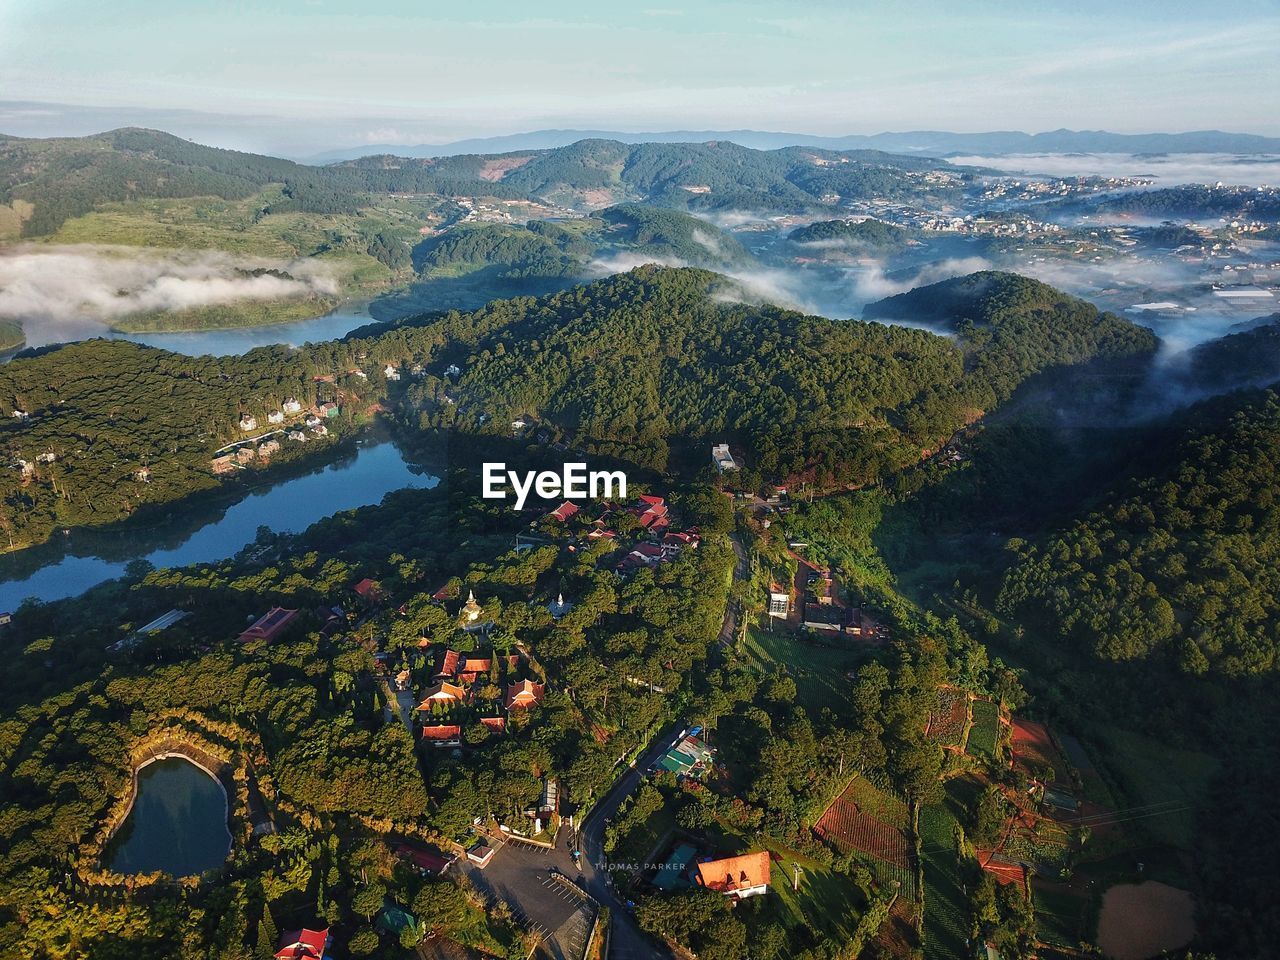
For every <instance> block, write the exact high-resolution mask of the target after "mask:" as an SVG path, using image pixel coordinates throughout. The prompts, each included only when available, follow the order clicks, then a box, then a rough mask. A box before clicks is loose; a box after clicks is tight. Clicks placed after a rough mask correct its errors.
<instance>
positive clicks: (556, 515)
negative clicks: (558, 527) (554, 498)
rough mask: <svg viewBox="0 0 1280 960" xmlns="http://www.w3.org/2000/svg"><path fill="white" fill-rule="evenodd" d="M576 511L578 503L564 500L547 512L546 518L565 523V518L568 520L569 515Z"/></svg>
mask: <svg viewBox="0 0 1280 960" xmlns="http://www.w3.org/2000/svg"><path fill="white" fill-rule="evenodd" d="M577 512H578V505H577V504H576V503H574V502H573V501H572V500H566V501H565V502H564V503H562V504H560V506H558V507H556V508H555V509H554V510H552V511H551V512H550V513H548V514H547V519H548V520H559V521H560V522H561V523H565V522H566V521H567V520H569V518H570V517H572V516H573V515H574V514H576V513H577Z"/></svg>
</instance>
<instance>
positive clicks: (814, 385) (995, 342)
mask: <svg viewBox="0 0 1280 960" xmlns="http://www.w3.org/2000/svg"><path fill="white" fill-rule="evenodd" d="M986 276H987V280H986V281H985V282H982V283H976V284H969V285H965V286H963V287H961V288H960V289H964V290H969V291H970V292H971V293H972V296H973V302H972V303H969V304H968V305H964V304H962V299H963V298H961V297H960V296H959V295H958V294H955V291H954V289H953V288H948V289H950V290H951V291H952V295H953V296H952V299H953V302H954V303H955V304H956V309H958V310H961V312H962V313H963V314H964V315H965V316H976V317H985V318H987V319H986V320H984V321H983V322H982V323H977V324H971V325H970V326H968V327H966V328H964V329H963V330H962V331H961V336H960V337H959V338H952V337H946V336H940V335H938V334H936V333H932V332H929V331H927V330H922V329H918V328H912V327H904V326H889V325H884V324H881V323H873V322H863V321H839V320H830V319H826V318H823V317H814V316H806V315H804V314H800V313H797V312H795V311H791V310H784V309H782V308H779V307H775V306H770V305H759V304H755V303H748V302H743V301H744V300H745V299H746V294H745V292H744V291H743V290H742V289H740V287H739V286H738V285H737V284H736V283H735V282H734V281H731V280H729V279H728V278H725V277H723V276H720V275H718V274H714V273H710V272H707V271H704V270H698V269H693V268H678V269H677V268H663V267H657V266H653V265H650V266H645V267H639V268H637V269H635V270H633V271H631V272H630V273H626V274H619V275H616V276H612V277H609V278H607V279H604V280H599V281H596V282H594V283H590V284H586V285H583V286H579V287H574V288H571V289H568V290H566V291H564V292H561V293H558V294H554V295H552V296H547V297H542V298H538V299H534V298H517V299H513V300H503V301H495V302H493V303H490V304H489V305H487V306H485V307H483V308H481V309H480V310H476V311H472V312H469V313H461V312H457V311H454V312H450V313H448V314H443V315H427V316H423V317H421V318H418V319H417V320H413V321H410V322H406V323H404V324H401V325H400V326H397V327H394V328H392V329H391V330H387V331H383V332H380V333H377V334H376V335H374V336H371V337H358V336H357V337H352V338H350V339H346V340H342V341H335V342H330V343H321V344H313V345H310V346H307V347H305V348H302V349H298V350H292V349H288V348H285V347H268V348H261V349H257V350H253V351H250V352H249V353H247V354H245V355H243V356H233V357H218V358H215V357H186V356H180V355H177V354H171V353H168V352H166V351H163V350H155V349H150V348H145V347H139V346H136V345H134V344H129V343H121V342H109V341H89V342H85V343H79V344H71V345H68V346H64V347H62V348H59V349H56V350H52V351H49V352H46V353H43V354H41V355H38V356H33V357H26V358H19V359H17V360H15V361H13V362H12V363H10V364H7V365H5V366H4V367H3V368H0V443H2V444H3V447H4V450H5V453H6V454H7V456H8V457H9V458H10V459H9V464H10V468H9V469H7V470H0V492H2V493H3V503H4V511H3V522H4V523H5V524H6V525H7V526H8V528H9V530H10V532H12V533H13V534H14V538H15V540H17V541H22V540H26V541H31V540H38V539H42V538H44V537H46V536H47V535H48V532H49V531H50V530H52V529H55V528H57V527H72V526H80V525H86V524H93V525H101V524H108V523H112V522H114V521H118V520H120V519H123V518H125V517H127V516H129V515H130V514H131V513H133V512H134V511H135V510H137V509H138V507H140V506H141V505H143V504H148V503H150V504H155V503H164V502H169V501H172V500H177V499H180V498H182V497H184V496H186V495H187V494H190V493H192V492H195V491H198V490H201V489H207V488H210V487H213V486H215V484H216V482H215V480H214V479H213V477H212V475H211V474H210V472H209V463H208V461H209V458H210V457H211V456H212V454H213V452H214V451H215V450H217V449H218V448H219V447H221V446H222V445H224V444H226V443H228V442H229V441H232V440H236V439H240V438H243V437H244V436H246V433H245V432H243V431H241V430H239V429H238V428H237V423H238V420H239V416H240V414H246V415H250V416H253V417H254V418H256V419H257V421H258V423H259V424H260V425H262V426H263V427H265V425H266V416H267V414H268V413H270V412H272V411H274V410H279V409H280V407H281V405H282V403H283V402H284V400H285V399H288V398H295V399H298V400H299V401H301V402H302V403H303V404H310V403H314V402H318V401H320V400H327V399H334V400H338V401H340V402H341V404H342V411H343V412H342V416H341V417H340V418H339V419H338V420H336V421H330V423H331V424H332V427H331V429H332V430H334V431H336V432H337V433H339V434H340V433H342V432H343V431H344V430H346V429H348V428H349V429H355V428H356V427H358V425H359V422H360V420H361V418H362V417H363V416H364V411H365V410H367V409H368V408H369V407H370V406H371V405H374V404H378V403H381V404H383V405H384V406H385V407H389V408H394V409H396V410H397V412H398V415H399V417H400V419H401V422H402V423H404V424H406V425H408V426H410V427H412V428H414V429H422V428H425V429H458V430H461V431H464V432H475V433H487V434H497V435H505V436H510V423H511V422H512V421H513V420H515V419H517V418H518V417H521V416H530V415H531V416H533V417H536V418H538V419H539V420H542V421H545V422H547V423H548V425H549V426H552V427H553V428H554V429H555V431H556V432H558V433H559V434H561V435H562V436H564V437H565V438H567V439H570V440H572V441H573V442H574V443H575V445H579V446H583V447H585V448H586V449H588V450H589V451H591V452H594V453H598V454H612V455H615V456H618V457H621V458H623V459H627V460H630V461H632V462H635V463H638V464H642V465H645V466H649V467H652V468H655V469H665V468H667V467H668V466H671V467H673V468H680V469H684V468H687V467H689V466H696V467H701V466H703V465H704V464H706V462H707V450H708V448H707V446H706V444H707V443H709V442H721V441H726V440H728V441H731V442H733V443H734V444H735V445H736V446H737V447H738V449H740V450H742V451H743V452H744V453H745V454H746V456H747V462H748V466H749V467H750V468H751V471H750V473H749V474H748V478H750V477H756V478H763V479H769V480H777V481H781V480H783V479H785V478H787V477H790V476H793V475H795V474H797V473H800V472H805V471H810V475H811V476H813V477H814V479H816V480H817V481H818V482H819V483H820V484H823V485H828V484H832V483H836V482H839V483H848V482H867V481H871V480H875V479H877V478H879V477H882V476H884V475H885V474H886V473H887V472H889V471H892V470H894V469H897V468H899V467H902V466H905V465H907V464H910V463H913V462H915V461H917V460H918V459H919V458H920V457H921V456H922V455H923V454H924V453H926V452H927V451H930V450H934V449H936V448H937V447H938V445H939V444H940V443H941V442H942V441H943V440H945V439H946V438H947V437H949V436H950V435H951V434H952V433H954V432H955V431H956V430H957V429H958V428H959V427H960V426H961V425H963V424H964V423H966V422H969V421H971V420H973V419H974V418H975V417H977V416H980V415H981V414H982V413H983V412H985V411H987V410H990V409H991V408H992V407H993V406H994V405H995V404H996V403H997V402H999V400H1000V399H1001V398H1002V397H1004V396H1005V395H1007V393H1008V392H1009V391H1011V390H1012V388H1013V387H1014V386H1015V385H1016V382H1017V379H1018V378H1019V377H1021V376H1025V375H1026V373H1027V372H1028V371H1032V370H1035V369H1040V368H1042V367H1044V366H1047V365H1050V364H1068V363H1081V362H1085V361H1087V360H1090V359H1092V358H1094V357H1108V356H1124V355H1128V354H1132V353H1134V352H1142V351H1146V350H1149V349H1150V347H1151V344H1152V342H1153V341H1152V338H1151V335H1150V334H1149V333H1148V332H1147V331H1145V330H1144V329H1142V328H1138V327H1128V326H1127V325H1125V324H1124V321H1120V320H1114V324H1115V325H1117V326H1116V327H1115V329H1111V326H1112V323H1111V321H1105V322H1104V321H1103V320H1101V319H1100V318H1099V315H1098V314H1097V312H1096V311H1092V312H1090V310H1091V308H1089V309H1086V307H1087V305H1084V304H1081V303H1080V302H1079V301H1073V300H1071V299H1070V298H1066V297H1063V296H1062V295H1061V294H1057V293H1056V291H1051V290H1049V288H1043V290H1042V289H1041V287H1042V285H1039V284H1034V283H1033V282H1032V281H1024V280H1022V279H1021V278H1017V277H1012V278H1010V277H1002V276H1000V275H994V274H992V275H986ZM1025 284H1030V286H1027V287H1026V288H1025V289H1028V290H1032V291H1040V294H1039V295H1038V296H1037V297H1032V298H1030V299H1018V298H1013V299H1008V298H1006V299H1005V300H1002V301H1001V304H1000V305H999V308H998V309H996V308H995V307H993V306H992V304H990V303H986V302H985V300H986V299H987V298H989V297H990V296H992V291H993V290H1001V291H1006V292H1007V291H1008V290H1010V289H1017V288H1021V287H1022V285H1025ZM1045 291H1047V292H1045ZM1046 303H1058V304H1059V306H1060V308H1059V309H1056V310H1051V309H1049V307H1047V306H1046ZM1046 325H1047V326H1048V327H1050V328H1051V329H1052V330H1054V331H1056V332H1055V334H1054V335H1053V336H1048V335H1046V334H1045V332H1044V329H1043V328H1044V327H1045V326H1046ZM1099 327H1103V328H1105V329H1106V330H1107V331H1108V335H1106V336H1101V335H1099V334H1098V328H1099ZM452 364H457V365H458V366H459V367H460V368H461V373H460V375H458V376H457V377H454V376H451V375H450V374H449V373H448V371H447V368H448V367H449V366H450V365H452ZM386 365H391V366H393V367H398V368H400V369H402V370H405V371H406V372H409V371H411V370H414V369H415V368H418V369H420V370H421V374H420V375H419V376H414V375H410V376H409V377H407V378H406V379H404V380H403V381H399V382H397V381H388V380H387V379H386V378H385V377H384V375H383V370H384V367H385V366H386ZM87 371H88V373H87ZM90 373H91V375H90ZM15 412H17V413H18V414H19V415H17V416H15V415H14V414H15ZM23 415H25V416H23ZM313 446H314V445H312V444H307V445H305V446H304V445H302V444H296V445H294V444H286V445H285V447H284V453H282V454H280V456H302V455H303V453H302V451H304V450H310V449H312V448H313ZM672 448H678V452H679V453H681V454H684V453H688V454H689V455H688V456H678V457H677V458H676V459H675V460H674V461H671V462H670V463H669V461H670V460H671V458H670V454H671V451H672ZM48 458H51V459H48ZM143 468H146V469H147V470H149V471H150V473H149V477H148V478H147V480H146V481H145V482H144V481H140V480H139V479H138V476H139V475H138V471H140V470H142V469H143ZM744 482H745V481H744Z"/></svg>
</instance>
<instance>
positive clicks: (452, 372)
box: [444, 363, 462, 377]
mask: <svg viewBox="0 0 1280 960" xmlns="http://www.w3.org/2000/svg"><path fill="white" fill-rule="evenodd" d="M461 372H462V368H461V367H459V366H458V365H457V364H456V363H451V364H449V366H447V367H445V370H444V375H445V376H446V377H456V376H457V375H458V374H460V373H461Z"/></svg>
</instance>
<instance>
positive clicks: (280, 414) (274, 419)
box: [267, 410, 284, 423]
mask: <svg viewBox="0 0 1280 960" xmlns="http://www.w3.org/2000/svg"><path fill="white" fill-rule="evenodd" d="M267 423H284V411H283V410H272V411H271V412H270V413H268V414H267Z"/></svg>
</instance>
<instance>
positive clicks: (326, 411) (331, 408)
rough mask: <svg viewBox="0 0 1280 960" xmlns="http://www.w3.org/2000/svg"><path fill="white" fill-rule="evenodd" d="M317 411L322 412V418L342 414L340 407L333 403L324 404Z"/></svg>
mask: <svg viewBox="0 0 1280 960" xmlns="http://www.w3.org/2000/svg"><path fill="white" fill-rule="evenodd" d="M316 409H317V410H319V411H320V416H322V417H336V416H337V415H338V414H339V413H340V412H341V410H340V408H339V407H338V405H337V404H336V403H333V402H329V403H322V404H320V406H319V407H317V408H316Z"/></svg>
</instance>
